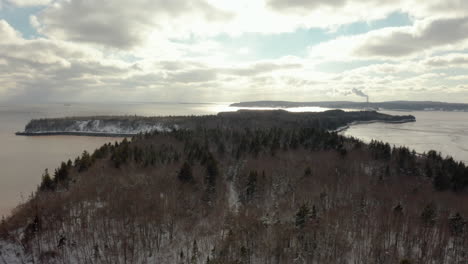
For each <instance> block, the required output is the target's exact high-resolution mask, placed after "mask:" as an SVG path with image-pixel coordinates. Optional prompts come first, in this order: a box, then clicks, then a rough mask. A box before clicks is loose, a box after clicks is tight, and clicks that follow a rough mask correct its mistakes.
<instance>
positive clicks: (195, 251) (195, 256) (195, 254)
mask: <svg viewBox="0 0 468 264" xmlns="http://www.w3.org/2000/svg"><path fill="white" fill-rule="evenodd" d="M199 254H200V252H199V251H198V245H197V241H196V240H193V246H192V258H191V259H190V263H191V264H196V263H198V257H199Z"/></svg>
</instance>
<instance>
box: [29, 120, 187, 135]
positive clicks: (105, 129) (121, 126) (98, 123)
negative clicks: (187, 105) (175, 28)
mask: <svg viewBox="0 0 468 264" xmlns="http://www.w3.org/2000/svg"><path fill="white" fill-rule="evenodd" d="M174 128H175V129H177V128H178V127H177V126H174ZM170 130H171V128H169V127H167V126H164V125H163V124H159V123H148V122H135V123H132V124H128V123H124V122H121V121H107V120H84V121H75V122H74V123H73V124H72V125H69V126H67V127H61V128H56V129H53V128H52V129H47V131H37V130H36V129H33V130H31V131H29V130H26V131H25V132H27V133H58V132H70V133H80V132H82V133H106V134H135V135H136V134H140V133H148V132H153V131H160V132H164V131H170Z"/></svg>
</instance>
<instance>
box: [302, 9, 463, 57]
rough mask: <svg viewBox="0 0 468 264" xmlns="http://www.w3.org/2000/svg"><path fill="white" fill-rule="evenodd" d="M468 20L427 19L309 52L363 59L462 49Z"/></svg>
mask: <svg viewBox="0 0 468 264" xmlns="http://www.w3.org/2000/svg"><path fill="white" fill-rule="evenodd" d="M466 32H468V17H462V18H441V19H425V20H419V21H416V22H415V24H414V25H413V26H405V27H388V28H383V29H378V30H373V31H369V32H367V33H364V34H361V35H354V36H346V37H339V38H337V39H334V40H331V41H328V42H324V43H320V44H319V45H316V46H312V47H310V49H309V53H310V56H311V57H315V58H327V59H328V60H333V59H336V60H340V59H341V60H356V59H357V60H360V59H361V60H363V59H366V60H368V59H389V60H397V59H398V58H400V57H411V56H413V57H414V56H418V55H421V54H425V53H426V52H430V51H434V50H444V49H445V50H450V49H454V48H463V47H464V46H467V45H466V43H465V42H466V41H467V40H468V35H467V34H466Z"/></svg>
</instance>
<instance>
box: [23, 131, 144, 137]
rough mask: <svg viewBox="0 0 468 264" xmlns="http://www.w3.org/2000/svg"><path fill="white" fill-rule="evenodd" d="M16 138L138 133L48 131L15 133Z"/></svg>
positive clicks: (103, 135)
mask: <svg viewBox="0 0 468 264" xmlns="http://www.w3.org/2000/svg"><path fill="white" fill-rule="evenodd" d="M15 135H17V136H28V137H30V136H32V137H35V136H86V137H133V136H136V135H138V133H108V132H80V131H71V132H67V131H54V132H52V131H49V132H47V131H46V132H16V133H15Z"/></svg>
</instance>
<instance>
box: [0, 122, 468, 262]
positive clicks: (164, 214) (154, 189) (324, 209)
mask: <svg viewBox="0 0 468 264" xmlns="http://www.w3.org/2000/svg"><path fill="white" fill-rule="evenodd" d="M236 118H237V117H236ZM247 119H248V120H249V121H248V122H249V123H250V124H254V123H255V122H256V121H255V119H252V118H246V119H243V118H240V119H237V120H230V122H231V123H229V124H230V125H225V126H220V127H218V128H216V127H215V128H202V127H198V128H195V129H192V130H185V129H180V130H174V131H170V132H153V133H147V134H140V135H138V136H135V137H133V138H132V139H131V140H127V139H125V140H123V141H122V142H116V143H113V144H106V145H104V146H102V147H101V148H99V149H97V150H96V151H94V152H93V153H88V152H83V154H82V155H81V156H80V157H78V158H76V159H75V160H74V161H68V162H64V163H62V164H61V165H60V167H59V168H57V169H56V170H55V172H54V173H53V174H52V175H49V172H48V171H46V172H45V173H44V175H43V180H42V183H41V184H40V186H39V187H38V191H37V193H35V194H34V195H33V196H32V197H31V198H30V200H29V201H27V202H26V203H24V204H22V205H20V206H19V207H18V208H17V209H16V210H15V211H14V213H13V215H12V216H11V217H9V218H8V219H6V220H5V221H3V223H2V225H1V226H0V234H1V237H3V239H6V240H8V241H18V242H16V243H19V244H20V246H21V248H23V249H24V250H25V251H26V252H27V253H28V254H29V255H28V256H29V257H25V259H24V260H25V262H26V260H28V258H29V260H31V261H36V262H39V263H41V262H43V263H69V262H72V261H75V262H79V263H211V264H213V263H384V264H385V263H388V264H390V263H406V264H407V263H411V264H414V263H418V264H423V263H424V264H426V263H463V261H465V260H466V254H468V252H467V248H468V230H467V228H466V223H467V222H466V217H468V208H467V206H466V204H467V203H466V202H468V201H467V200H468V199H467V193H466V192H467V185H468V169H467V167H466V166H465V165H464V164H463V163H460V162H456V161H454V160H453V159H452V158H449V157H448V158H445V157H442V156H441V155H440V154H438V153H436V152H434V151H431V152H429V153H425V154H422V155H419V154H416V153H415V152H414V151H411V150H409V149H408V148H405V147H393V146H390V145H389V144H386V143H383V142H378V141H373V142H371V143H370V144H365V143H363V142H361V141H359V140H357V139H354V138H346V137H343V136H341V135H338V134H336V133H329V132H327V131H326V130H324V129H322V127H320V126H319V127H318V128H315V127H313V126H309V125H300V124H302V123H301V122H307V121H304V120H302V121H297V120H292V121H291V123H288V122H289V121H287V122H286V123H288V124H289V125H282V126H280V127H276V126H270V127H259V126H253V127H254V128H248V127H247V126H236V125H235V124H237V122H244V121H245V120H247ZM332 120H333V119H332ZM332 120H329V121H326V122H334V121H332ZM245 122H247V121H245ZM260 123H261V122H260ZM293 123H295V124H299V125H293Z"/></svg>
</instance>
